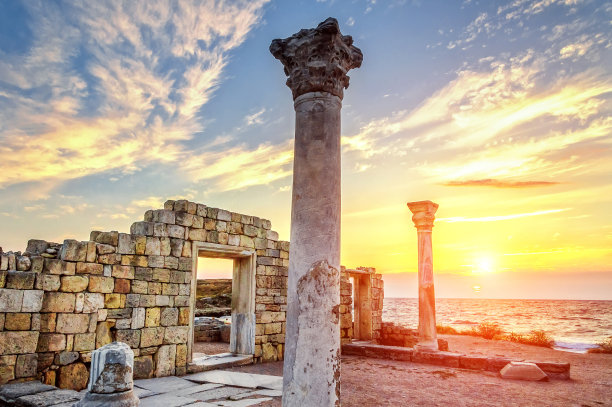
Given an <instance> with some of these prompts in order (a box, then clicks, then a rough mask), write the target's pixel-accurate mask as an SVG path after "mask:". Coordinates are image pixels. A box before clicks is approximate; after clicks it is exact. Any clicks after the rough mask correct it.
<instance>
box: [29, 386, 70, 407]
mask: <svg viewBox="0 0 612 407" xmlns="http://www.w3.org/2000/svg"><path fill="white" fill-rule="evenodd" d="M80 398H81V395H80V394H79V393H78V392H76V391H74V390H51V391H45V392H43V393H38V394H30V395H27V396H22V397H19V399H17V402H18V403H19V405H22V406H35V407H45V406H57V407H67V406H69V405H71V404H72V403H74V402H75V401H77V400H79V399H80Z"/></svg>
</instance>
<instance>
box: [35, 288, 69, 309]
mask: <svg viewBox="0 0 612 407" xmlns="http://www.w3.org/2000/svg"><path fill="white" fill-rule="evenodd" d="M75 303H76V296H75V295H74V294H71V293H62V292H46V293H45V294H44V296H43V303H42V308H41V311H42V312H74V307H75Z"/></svg>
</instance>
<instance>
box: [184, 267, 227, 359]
mask: <svg viewBox="0 0 612 407" xmlns="http://www.w3.org/2000/svg"><path fill="white" fill-rule="evenodd" d="M233 272H234V261H233V259H226V258H214V257H198V268H197V273H198V276H197V278H198V279H197V285H196V302H195V311H194V313H195V315H194V321H193V329H194V332H193V335H194V337H193V355H194V357H201V356H206V355H216V354H220V353H227V352H229V343H230V332H231V326H232V325H231V323H232V275H233Z"/></svg>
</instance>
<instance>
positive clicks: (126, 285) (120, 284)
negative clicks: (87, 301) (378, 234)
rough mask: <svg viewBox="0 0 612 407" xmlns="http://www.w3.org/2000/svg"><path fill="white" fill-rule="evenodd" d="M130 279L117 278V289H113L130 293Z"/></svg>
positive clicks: (117, 291) (122, 292)
mask: <svg viewBox="0 0 612 407" xmlns="http://www.w3.org/2000/svg"><path fill="white" fill-rule="evenodd" d="M130 281H131V280H128V279H124V278H116V279H115V289H114V290H113V291H114V292H116V293H121V294H128V293H129V292H130Z"/></svg>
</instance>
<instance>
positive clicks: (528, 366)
mask: <svg viewBox="0 0 612 407" xmlns="http://www.w3.org/2000/svg"><path fill="white" fill-rule="evenodd" d="M499 374H500V376H501V377H502V379H511V380H528V381H547V380H548V376H547V375H546V373H544V371H542V369H540V368H539V367H538V365H536V364H535V363H530V362H510V363H508V364H507V365H506V366H504V367H503V369H502V370H500V372H499Z"/></svg>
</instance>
